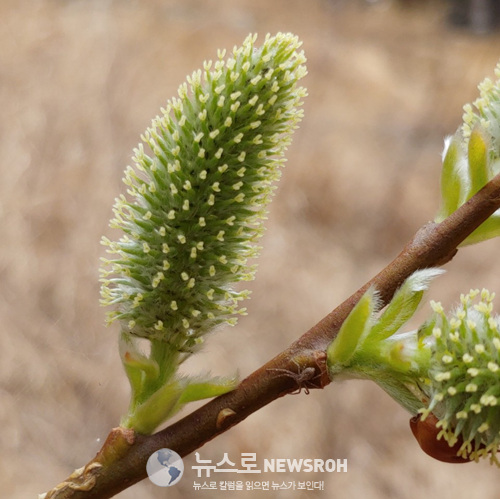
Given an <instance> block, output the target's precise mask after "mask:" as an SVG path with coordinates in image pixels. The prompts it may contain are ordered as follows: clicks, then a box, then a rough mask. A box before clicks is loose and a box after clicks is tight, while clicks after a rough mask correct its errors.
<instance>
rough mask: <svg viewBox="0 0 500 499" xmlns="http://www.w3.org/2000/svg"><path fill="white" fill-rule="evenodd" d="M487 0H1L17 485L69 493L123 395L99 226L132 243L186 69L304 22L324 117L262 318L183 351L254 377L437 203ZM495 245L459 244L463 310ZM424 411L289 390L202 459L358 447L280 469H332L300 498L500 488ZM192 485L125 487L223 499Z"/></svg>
mask: <svg viewBox="0 0 500 499" xmlns="http://www.w3.org/2000/svg"><path fill="white" fill-rule="evenodd" d="M469 3H474V2H462V1H460V0H455V1H454V2H445V1H438V0H433V1H424V0H420V1H417V0H415V1H409V0H407V1H404V2H403V1H400V2H397V1H390V0H380V1H362V0H351V1H347V0H344V1H341V0H308V1H307V2H306V1H305V0H273V1H272V2H270V1H268V0H240V1H237V2H236V1H231V0H143V1H139V0H115V1H113V0H2V1H1V2H0V109H1V112H0V151H1V159H0V171H1V177H0V227H1V230H2V233H3V236H2V238H1V240H0V425H1V428H2V432H1V433H0V463H1V466H0V492H1V493H2V494H3V496H5V497H10V498H16V499H17V498H26V497H36V493H40V492H44V491H46V490H47V489H48V488H51V487H52V486H54V485H55V484H56V483H58V482H59V481H61V480H62V479H64V478H65V477H66V476H67V475H68V474H69V473H70V472H71V471H72V470H73V469H74V468H77V467H80V466H82V465H83V464H85V463H86V462H87V461H88V460H89V459H90V458H91V457H93V455H94V454H95V452H96V451H97V450H98V449H99V447H100V445H101V443H102V440H103V439H104V438H105V436H106V435H107V433H108V431H109V429H110V428H111V427H113V426H116V425H117V424H118V422H119V419H120V415H121V414H122V413H123V412H124V411H125V410H126V407H127V404H128V385H127V381H126V378H125V376H124V375H123V373H122V368H121V365H120V360H119V357H118V353H117V330H116V328H109V329H106V328H105V327H104V310H102V309H101V308H100V307H99V304H98V301H99V283H98V267H99V257H100V256H102V255H103V254H104V253H103V248H102V247H101V245H100V243H99V241H100V237H101V235H103V234H107V235H108V236H111V237H116V234H112V232H111V230H110V229H109V228H108V226H107V224H108V220H109V218H110V217H111V214H112V213H111V206H112V203H113V200H114V198H115V197H116V196H117V195H118V194H119V193H121V192H124V187H123V185H122V184H121V180H120V179H121V177H122V172H123V169H124V167H125V166H126V165H127V164H128V163H129V161H130V157H131V155H132V148H133V147H135V146H136V145H137V143H138V141H139V135H140V134H141V133H142V132H143V131H144V130H145V128H146V127H147V126H148V125H149V123H150V120H151V119H152V118H153V117H154V116H155V115H156V114H157V113H158V112H159V109H160V106H162V105H164V104H165V102H166V100H167V99H168V98H170V97H171V96H173V95H174V94H175V93H176V90H177V87H178V85H179V84H180V83H181V82H182V81H183V80H184V78H185V76H186V74H188V73H191V72H192V71H193V70H195V69H197V68H199V67H201V65H202V62H203V60H205V59H210V58H214V57H215V56H216V50H217V48H224V47H227V48H231V47H232V46H233V45H235V44H240V43H241V42H242V40H243V39H244V38H245V36H246V35H247V34H248V33H249V32H256V33H259V35H260V37H261V39H262V37H263V36H264V35H265V34H266V33H267V32H271V33H275V32H276V31H292V32H294V33H295V34H297V35H299V37H300V38H301V39H302V40H303V42H304V45H303V47H304V50H305V52H306V55H307V57H308V69H309V75H308V76H307V78H306V79H305V82H304V83H305V85H306V86H307V87H308V89H309V94H310V96H309V97H308V98H307V100H306V104H305V112H306V116H305V119H304V121H303V123H302V125H301V127H300V129H299V130H298V131H297V133H296V135H295V140H294V143H293V145H292V147H291V148H290V150H289V155H288V158H289V160H288V163H287V168H286V170H285V172H284V173H285V174H284V176H283V179H282V182H281V185H280V188H279V189H278V191H277V195H276V197H275V201H274V203H273V205H272V206H271V213H270V217H269V220H268V223H267V227H268V231H267V234H266V236H265V238H264V240H263V244H264V250H263V252H262V256H261V258H260V260H259V272H258V273H257V279H256V281H255V282H253V283H251V284H250V287H251V289H252V292H253V294H252V299H251V300H250V301H249V303H248V308H249V315H248V316H247V317H244V318H242V319H241V320H240V323H239V324H238V326H236V327H235V328H231V329H227V330H223V331H218V332H217V333H216V334H214V335H213V336H212V337H211V338H210V339H209V341H208V342H207V348H206V351H205V352H203V353H201V354H199V355H197V356H195V357H194V358H192V359H191V361H190V364H189V365H188V366H186V369H188V370H190V371H191V372H199V371H202V370H211V371H212V372H213V373H214V374H220V375H228V374H232V373H234V372H235V371H236V370H238V371H239V373H240V376H242V377H244V376H246V375H248V374H249V373H250V372H251V371H252V370H254V369H255V368H257V367H258V366H259V365H261V364H263V363H264V362H265V361H267V360H268V359H270V358H271V357H273V356H274V355H275V354H277V353H278V352H279V351H281V350H282V349H284V348H285V347H286V346H287V345H289V344H290V343H291V342H292V341H293V340H294V339H295V338H297V337H298V336H300V335H301V334H303V333H304V332H305V331H306V330H308V329H309V328H310V327H311V326H312V325H314V324H315V323H316V322H317V321H318V320H320V319H321V318H322V317H323V316H324V315H326V314H327V313H328V312H329V311H330V310H332V309H333V308H334V307H335V306H336V305H337V304H338V303H339V302H340V301H342V300H343V299H344V298H346V297H347V296H349V295H350V294H351V293H352V292H353V291H355V290H356V289H357V288H358V287H359V286H361V285H362V284H363V283H364V282H365V281H367V280H368V279H369V278H371V277H372V276H373V275H374V274H375V273H376V272H378V271H379V270H380V269H381V268H382V267H383V266H384V265H385V264H387V263H388V262H389V261H390V260H391V259H392V258H393V257H394V256H396V254H397V253H398V252H399V251H400V249H401V248H402V247H403V245H404V244H405V243H406V242H407V240H408V239H409V238H410V237H411V236H412V234H413V233H414V232H415V231H416V230H417V229H418V227H419V226H421V225H422V224H423V223H425V222H427V221H428V220H430V219H432V217H433V216H434V213H435V212H436V210H437V208H438V191H439V185H438V184H439V175H440V153H441V149H442V144H443V138H444V136H445V135H447V134H451V133H453V132H454V131H455V129H456V128H457V126H459V124H460V122H461V114H462V106H463V104H465V103H466V102H470V101H472V100H474V99H475V97H476V95H477V90H476V86H477V84H478V83H479V81H481V80H482V79H483V78H484V77H485V76H493V69H494V67H495V64H496V63H497V61H498V59H499V58H500V37H499V35H498V33H497V32H496V31H495V19H494V17H492V16H493V13H491V12H489V13H488V12H487V14H486V16H485V15H483V17H481V16H480V15H479V17H478V14H477V12H476V13H475V14H474V15H472V14H471V12H470V11H469V10H468V4H469ZM481 3H482V4H484V5H486V3H485V2H479V4H481ZM484 5H483V7H484ZM497 254H498V242H497V241H490V242H487V243H484V244H482V245H481V246H480V247H473V248H467V249H464V250H461V251H460V252H459V254H458V255H457V256H456V257H455V259H454V261H453V262H451V263H450V264H448V265H447V269H448V270H449V272H448V273H447V274H446V275H445V276H443V277H441V278H439V280H437V281H436V282H435V283H434V284H433V286H432V289H431V291H430V293H429V298H433V299H439V300H441V301H442V302H443V304H444V305H445V307H449V306H451V305H452V304H453V303H454V302H455V301H456V300H457V299H458V297H459V294H460V293H461V292H466V291H468V290H469V288H471V287H479V288H481V287H488V288H490V289H491V290H492V291H499V290H500V283H499V282H498V277H499V276H500V263H499V262H498V258H497ZM423 308H424V310H423V311H422V314H423V316H425V315H426V313H427V312H428V306H424V307H423ZM408 420H409V415H408V414H406V413H405V412H404V411H403V409H401V408H400V407H399V406H397V405H396V403H394V402H393V401H392V400H391V399H390V398H389V397H388V396H387V395H386V394H385V393H384V392H382V391H381V390H380V389H378V388H377V387H376V386H375V385H374V384H372V383H367V382H344V383H341V384H338V385H336V386H334V385H330V386H328V387H327V389H325V390H323V391H320V390H314V391H313V392H312V393H311V394H310V395H308V396H306V395H305V394H304V393H302V394H300V395H295V396H288V397H285V398H282V399H280V400H277V401H275V402H274V403H273V404H271V405H270V406H268V407H265V408H264V409H262V410H261V411H259V412H258V413H256V414H254V415H252V416H251V417H249V418H248V419H247V420H246V421H244V422H243V423H242V424H240V425H239V426H237V427H235V428H233V429H232V430H230V431H229V432H227V433H226V434H224V435H222V436H221V437H219V438H217V439H215V440H213V441H212V442H210V443H208V444H207V445H205V446H204V447H203V448H202V449H201V451H200V453H201V456H202V458H204V459H212V460H214V462H218V461H219V460H220V459H222V457H223V454H224V452H227V453H228V455H229V457H230V458H232V459H233V461H234V460H236V461H237V460H238V459H239V457H240V454H241V453H242V452H255V453H256V454H257V457H258V459H259V460H262V459H264V458H268V459H269V458H319V459H330V458H333V459H347V460H348V472H347V473H338V474H337V473H331V474H330V473H324V474H321V473H320V474H317V475H314V474H307V475H306V474H292V475H288V474H279V475H278V474H276V475H266V476H263V477H262V478H265V479H269V480H279V481H291V480H296V481H298V480H306V479H307V480H323V481H324V482H325V491H324V492H300V491H295V492H293V491H289V492H287V493H286V497H293V498H302V497H308V498H312V497H335V498H337V499H345V498H355V497H356V498H357V497H363V498H364V499H378V498H398V499H413V498H417V497H426V498H429V499H432V498H439V499H448V498H450V499H451V498H454V499H457V498H477V497H481V498H486V499H490V498H491V499H493V498H497V497H498V483H499V471H498V469H496V468H493V467H491V466H490V465H489V464H487V463H481V464H467V465H460V466H456V465H447V464H441V463H438V462H437V461H434V460H432V459H431V458H429V457H427V456H426V455H425V454H423V453H422V452H421V451H420V448H419V447H418V445H417V443H416V442H415V441H414V439H413V437H412V436H411V434H410V430H409V426H408ZM99 439H100V441H99ZM192 464H194V457H188V458H186V459H185V465H186V468H187V469H188V468H189V467H190V466H191V465H192ZM241 476H242V475H240V476H239V477H241ZM239 477H238V478H239ZM186 478H187V479H186ZM259 478H260V477H259ZM217 479H228V480H230V479H232V477H231V476H230V475H224V476H218V477H217ZM243 479H253V476H250V478H249V477H248V476H246V475H243ZM192 487H193V474H192V473H191V472H189V474H187V475H185V477H184V479H183V480H182V481H181V482H180V484H178V485H177V486H176V487H172V488H171V489H169V490H168V491H165V490H163V489H160V488H158V487H155V486H154V485H152V484H151V483H149V481H148V480H145V481H143V482H142V483H140V484H137V485H136V486H134V487H133V488H131V489H129V490H128V491H125V492H123V493H122V494H120V495H119V497H120V498H122V499H126V498H137V497H141V498H145V499H157V498H160V497H167V496H168V497H171V498H174V499H176V498H180V497H195V494H196V497H202V498H212V497H218V496H219V495H220V494H222V493H221V492H210V491H206V492H193V488H192ZM225 494H227V495H228V496H230V495H233V494H234V495H237V497H239V498H241V499H243V498H246V497H253V496H257V495H259V496H264V495H266V494H267V497H270V494H272V495H273V496H275V497H284V496H285V493H272V492H232V493H231V492H226V493H225Z"/></svg>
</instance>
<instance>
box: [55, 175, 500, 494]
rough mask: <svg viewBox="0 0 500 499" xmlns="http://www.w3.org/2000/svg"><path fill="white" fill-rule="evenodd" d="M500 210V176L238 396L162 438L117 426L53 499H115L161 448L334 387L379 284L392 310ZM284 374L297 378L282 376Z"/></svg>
mask: <svg viewBox="0 0 500 499" xmlns="http://www.w3.org/2000/svg"><path fill="white" fill-rule="evenodd" d="M499 208H500V175H497V176H496V177H495V178H493V179H492V180H491V181H490V182H489V183H488V184H487V185H486V186H485V187H484V188H483V189H482V190H480V191H479V192H478V193H477V194H476V195H475V196H473V197H472V198H471V199H470V200H469V201H468V202H467V203H465V204H464V205H463V206H462V207H460V208H459V209H458V210H457V211H456V212H455V213H453V214H452V215H450V216H449V217H448V218H447V219H446V220H444V221H443V222H441V223H440V224H435V223H429V224H427V225H425V226H423V227H422V228H421V229H420V230H419V231H418V232H417V233H416V234H415V236H414V237H413V238H412V240H411V241H410V242H409V243H408V244H407V245H406V246H405V248H404V249H403V251H402V252H401V253H400V254H399V255H398V256H397V257H396V258H395V259H394V260H393V261H392V262H391V263H390V264H389V265H387V267H385V268H384V269H383V270H382V271H381V272H380V273H379V274H378V275H376V276H375V277H374V278H373V279H372V280H371V281H369V282H368V283H366V284H365V285H364V286H363V287H362V288H360V289H359V290H358V291H356V292H355V293H354V294H353V295H352V296H351V297H349V298H348V299H347V300H346V301H344V302H343V303H342V304H341V305H339V306H338V307H337V308H336V309H335V310H333V311H332V312H331V313H329V314H328V315H327V316H326V317H325V318H324V319H322V320H321V321H320V322H318V324H316V325H315V326H314V327H312V328H311V329H310V330H309V331H307V332H306V333H305V334H304V335H303V336H302V337H301V338H299V339H298V340H297V341H296V342H295V343H293V344H292V345H291V346H290V347H289V348H287V349H286V350H285V351H283V352H281V353H280V354H279V355H277V356H276V357H275V358H273V359H272V360H270V361H269V362H267V363H266V364H265V365H263V366H262V367H260V368H259V369H257V370H256V371H255V372H253V373H252V374H251V375H250V376H248V377H247V378H246V379H244V380H243V381H242V382H241V383H240V385H239V386H238V387H237V388H236V389H235V390H233V391H232V392H229V393H226V394H225V395H222V396H220V397H217V398H216V399H214V400H212V401H210V402H209V403H207V404H206V405H204V406H203V407H201V408H200V409H198V410H196V411H194V412H193V413H191V414H189V415H188V416H186V417H184V418H183V419H181V420H180V421H178V422H177V423H174V424H173V425H171V426H169V427H168V428H166V429H165V430H162V431H160V432H158V433H156V434H154V435H149V436H144V435H139V434H134V433H133V432H132V431H131V430H125V429H123V428H115V429H114V430H112V432H111V433H110V436H109V437H108V440H107V441H106V443H105V444H104V446H103V449H102V450H101V451H100V452H99V453H98V454H97V456H96V457H95V458H94V459H93V460H92V461H91V462H90V463H89V464H87V466H86V467H84V468H82V469H80V470H77V472H75V473H74V474H73V475H72V476H71V477H69V478H68V479H67V480H66V481H65V482H62V483H61V484H59V485H58V486H57V487H56V488H55V489H53V490H52V491H50V492H49V493H48V494H47V495H46V499H49V498H58V499H61V498H69V497H71V498H72V499H92V498H99V499H106V498H109V497H112V496H113V495H115V494H117V493H119V492H120V491H122V490H124V489H126V488H128V487H130V486H131V485H133V484H134V483H136V482H138V481H140V480H142V479H144V478H145V477H146V462H147V460H148V458H149V456H150V455H151V454H152V453H153V452H155V451H156V450H158V449H160V448H163V447H166V448H169V449H173V450H175V451H176V452H177V453H178V454H180V455H181V456H186V455H187V454H189V453H191V452H192V451H194V450H196V449H198V448H200V447H201V446H202V445H203V444H205V443H206V442H208V441H209V440H211V439H213V438H215V437H216V436H217V435H219V434H221V433H223V432H225V431H227V430H228V429H229V428H231V427H232V426H234V425H236V424H238V423H239V422H241V421H243V420H244V419H245V418H246V417H247V416H249V415H250V414H252V413H254V412H256V411H257V410H259V409H260V408H261V407H263V406H265V405H267V404H268V403H270V402H272V401H273V400H275V399H277V398H278V397H281V396H283V395H286V394H287V393H291V392H293V391H295V390H297V389H298V388H301V387H303V388H323V387H324V386H326V385H327V384H328V383H329V378H328V373H327V370H326V354H325V351H326V348H327V346H328V344H329V343H330V342H331V341H332V340H333V339H334V338H335V336H336V334H337V332H338V330H339V328H340V326H341V325H342V323H343V321H344V320H345V318H346V317H347V315H348V314H349V312H350V311H351V310H352V308H353V307H354V305H355V304H356V303H357V301H358V300H359V299H360V297H361V296H362V295H363V293H364V292H365V291H366V290H367V289H368V287H369V286H375V287H376V288H377V290H378V291H379V293H380V297H381V299H382V301H383V303H384V304H387V303H388V302H389V301H390V299H391V298H392V296H393V294H394V293H395V291H396V290H397V288H398V287H399V286H400V285H401V284H402V283H403V281H404V280H405V279H406V278H407V277H409V276H410V275H411V274H412V273H413V272H415V271H416V270H418V269H422V268H426V267H435V266H440V265H444V264H445V263H447V262H448V261H450V260H451V259H452V258H453V256H454V255H455V254H456V252H457V249H458V246H459V245H460V243H462V242H463V241H464V240H465V239H466V237H467V236H468V235H469V234H471V233H472V232H473V231H474V230H475V229H476V228H477V227H479V225H481V224H482V223H483V222H484V221H485V220H486V219H487V218H488V217H489V216H490V215H492V214H493V213H494V212H495V211H496V210H497V209H499ZM298 366H300V371H299V370H298ZM306 370H307V371H306ZM283 372H288V373H296V375H295V376H294V375H293V374H291V375H286V376H283V375H280V374H279V373H283Z"/></svg>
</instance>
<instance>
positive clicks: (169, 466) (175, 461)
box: [146, 449, 184, 487]
mask: <svg viewBox="0 0 500 499" xmlns="http://www.w3.org/2000/svg"><path fill="white" fill-rule="evenodd" d="M146 471H147V473H148V477H149V479H150V480H151V481H152V482H153V483H154V484H155V485H158V486H159V487H170V486H171V485H175V484H176V483H177V482H179V480H180V479H181V478H182V474H183V473H184V463H183V462H182V458H181V456H179V454H177V452H175V451H173V450H171V449H160V450H157V451H156V452H155V453H153V454H151V456H149V459H148V462H147V464H146Z"/></svg>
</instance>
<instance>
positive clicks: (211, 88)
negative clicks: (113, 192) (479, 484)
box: [101, 33, 306, 393]
mask: <svg viewBox="0 0 500 499" xmlns="http://www.w3.org/2000/svg"><path fill="white" fill-rule="evenodd" d="M255 40H256V37H255V36H249V37H248V38H247V39H246V40H245V41H244V43H243V46H242V47H240V48H234V50H233V53H232V55H231V56H230V57H229V58H227V59H226V60H224V56H225V53H224V52H219V54H218V60H217V61H216V62H215V63H212V62H211V61H210V62H206V63H205V64H204V69H203V71H196V72H194V73H193V74H192V75H191V76H190V77H188V79H187V83H184V84H182V85H181V86H180V88H179V92H178V93H179V98H174V99H172V100H171V101H169V102H168V103H167V106H166V108H165V109H162V113H161V115H160V116H158V117H156V118H155V119H154V120H153V122H152V124H151V126H150V127H149V128H148V129H147V130H146V132H145V133H144V135H143V136H142V140H143V142H144V144H139V147H138V148H137V149H135V151H134V152H135V156H134V158H133V159H134V165H133V166H129V167H127V169H126V171H125V178H124V183H125V184H126V185H127V186H128V190H127V193H128V197H125V196H124V195H122V196H120V197H119V198H118V199H117V200H116V202H115V206H114V213H115V218H114V219H113V220H112V221H111V226H112V227H113V228H117V229H120V230H121V231H123V232H124V233H125V234H124V235H123V236H122V237H121V238H120V239H119V240H117V241H110V240H109V239H106V238H104V239H103V242H104V244H105V245H106V246H107V248H108V252H109V253H111V254H112V255H114V258H112V259H108V260H104V264H103V269H102V288H101V294H102V303H103V304H104V305H111V306H113V308H114V310H113V311H111V312H109V314H108V319H109V321H110V322H112V321H116V320H118V321H119V322H120V324H121V326H122V332H123V333H122V346H123V348H122V358H123V360H124V363H125V366H126V369H127V373H128V374H129V378H131V380H132V379H133V380H134V381H131V382H132V384H133V390H135V392H137V393H145V391H146V392H147V391H151V390H153V392H157V391H158V389H159V388H158V386H162V387H165V386H166V384H167V383H166V380H169V379H170V377H171V375H172V373H170V374H169V375H167V374H165V372H164V370H165V368H164V367H163V366H162V364H169V365H171V366H172V365H173V366H174V368H172V367H171V368H170V370H171V371H172V372H175V366H176V365H178V363H179V362H181V361H182V360H183V359H184V358H185V357H186V356H187V355H189V354H190V353H192V352H193V351H194V350H195V348H196V347H197V346H198V345H199V344H200V342H202V340H203V338H202V337H203V335H205V334H206V333H207V332H209V331H210V330H212V329H213V328H214V327H215V326H217V325H219V324H221V323H228V324H234V323H235V322H236V316H237V315H238V314H242V313H244V310H245V309H243V308H240V302H241V300H243V299H244V298H245V297H246V296H247V295H248V292H246V291H236V290H234V289H233V287H232V286H233V284H234V283H237V282H238V281H247V280H250V279H252V278H253V276H254V271H255V269H254V267H253V266H251V265H249V264H248V260H249V259H250V258H254V257H255V256H257V253H258V249H259V248H258V246H257V245H256V243H257V241H258V239H259V238H260V236H261V235H262V232H263V228H262V220H263V219H264V218H265V215H266V207H267V204H268V203H269V201H270V199H271V196H272V194H273V190H274V188H275V187H274V182H275V181H276V180H277V179H278V178H279V176H280V167H281V166H282V164H283V162H284V158H283V155H284V152H285V150H286V148H287V146H288V145H289V143H290V140H291V135H292V132H293V130H294V129H295V128H296V127H297V123H298V122H299V121H300V119H301V117H302V110H301V109H299V106H300V105H301V104H302V102H301V100H302V98H303V97H304V96H305V95H306V91H305V89H304V88H302V87H299V86H298V84H297V82H298V80H300V79H301V78H302V77H303V76H304V75H305V74H306V68H305V66H304V62H305V57H304V54H303V52H301V51H300V52H299V50H298V49H299V47H300V45H301V43H300V42H299V41H298V39H297V38H296V37H295V36H293V35H291V34H282V33H280V34H278V35H276V36H273V37H271V36H267V37H266V39H265V41H264V44H263V45H262V46H261V47H256V46H255V45H254V43H255ZM145 146H146V148H147V147H149V150H150V151H149V152H146V150H145ZM137 337H141V338H147V339H148V340H150V341H151V342H152V349H153V350H154V351H153V350H152V352H151V354H150V355H149V356H148V355H144V354H141V353H140V352H139V351H138V347H137V345H136V342H135V339H134V338H137ZM160 343H161V344H162V347H161V350H162V353H161V354H159V353H158V352H157V347H156V345H158V344H160ZM158 355H159V358H156V357H157V356H158ZM145 380H146V384H147V385H148V387H149V388H147V389H146V388H145V387H144V386H142V384H143V383H144V382H145ZM151 380H156V381H154V383H153V385H155V386H154V387H153V388H151V387H152V385H151V383H152V381H151ZM160 381H161V382H160ZM156 385H158V386H156ZM226 389H227V388H226Z"/></svg>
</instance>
